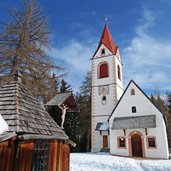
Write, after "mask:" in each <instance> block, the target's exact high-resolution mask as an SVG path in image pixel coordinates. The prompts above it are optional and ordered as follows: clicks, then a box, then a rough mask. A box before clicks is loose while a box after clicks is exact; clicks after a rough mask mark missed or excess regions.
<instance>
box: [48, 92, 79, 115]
mask: <svg viewBox="0 0 171 171" xmlns="http://www.w3.org/2000/svg"><path fill="white" fill-rule="evenodd" d="M61 104H65V105H67V106H68V107H69V109H68V112H79V109H78V107H77V104H76V101H75V99H74V96H73V94H72V92H67V93H58V94H57V95H56V96H55V97H53V98H52V99H51V100H50V101H48V102H47V103H46V104H45V106H58V105H61Z"/></svg>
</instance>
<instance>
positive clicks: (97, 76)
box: [91, 24, 123, 152]
mask: <svg viewBox="0 0 171 171" xmlns="http://www.w3.org/2000/svg"><path fill="white" fill-rule="evenodd" d="M122 93H123V81H122V63H121V57H120V53H119V48H118V47H117V46H116V44H115V43H114V41H113V39H112V36H111V34H110V32H109V29H108V26H107V24H105V26H104V29H103V33H102V36H101V38H100V42H99V44H98V47H97V49H96V52H95V54H94V55H93V58H92V104H91V110H92V111H91V140H92V141H91V142H92V151H94V152H99V151H100V150H101V149H102V148H104V147H105V148H108V147H109V143H108V142H109V135H108V129H109V127H108V123H107V120H108V118H109V116H110V113H111V112H112V110H113V108H114V107H115V106H116V104H117V102H118V100H119V99H120V97H121V95H122Z"/></svg>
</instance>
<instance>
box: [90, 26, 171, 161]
mask: <svg viewBox="0 0 171 171" xmlns="http://www.w3.org/2000/svg"><path fill="white" fill-rule="evenodd" d="M91 103H92V104H91V110H92V111H91V151H92V152H100V151H109V152H110V154H112V155H119V156H135V157H147V158H165V159H167V158H169V150H168V140H167V133H166V123H165V117H164V115H163V114H162V113H161V112H160V111H159V110H158V109H157V108H156V107H155V106H154V105H153V104H152V102H151V101H150V99H149V98H148V96H147V95H146V94H145V93H144V92H143V91H142V90H141V88H140V87H139V86H138V85H137V84H136V83H135V82H134V81H133V80H131V81H130V82H129V84H128V86H127V87H126V89H125V90H124V88H123V78H122V61H121V56H120V52H119V48H118V46H117V45H116V44H115V43H114V41H113V39H112V36H111V34H110V32H109V28H108V26H107V24H105V26H104V30H103V33H102V36H101V39H100V42H99V44H98V47H97V49H96V51H95V53H94V55H93V57H92V102H91Z"/></svg>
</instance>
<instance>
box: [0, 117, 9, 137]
mask: <svg viewBox="0 0 171 171" xmlns="http://www.w3.org/2000/svg"><path fill="white" fill-rule="evenodd" d="M6 131H8V125H7V123H6V122H5V120H4V119H3V117H2V116H1V114H0V134H3V133H4V132H6Z"/></svg>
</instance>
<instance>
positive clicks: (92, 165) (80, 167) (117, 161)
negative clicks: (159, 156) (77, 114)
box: [70, 153, 171, 171]
mask: <svg viewBox="0 0 171 171" xmlns="http://www.w3.org/2000/svg"><path fill="white" fill-rule="evenodd" d="M70 171H171V160H150V159H148V160H147V159H133V158H128V157H117V156H112V155H110V154H108V153H71V163H70Z"/></svg>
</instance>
